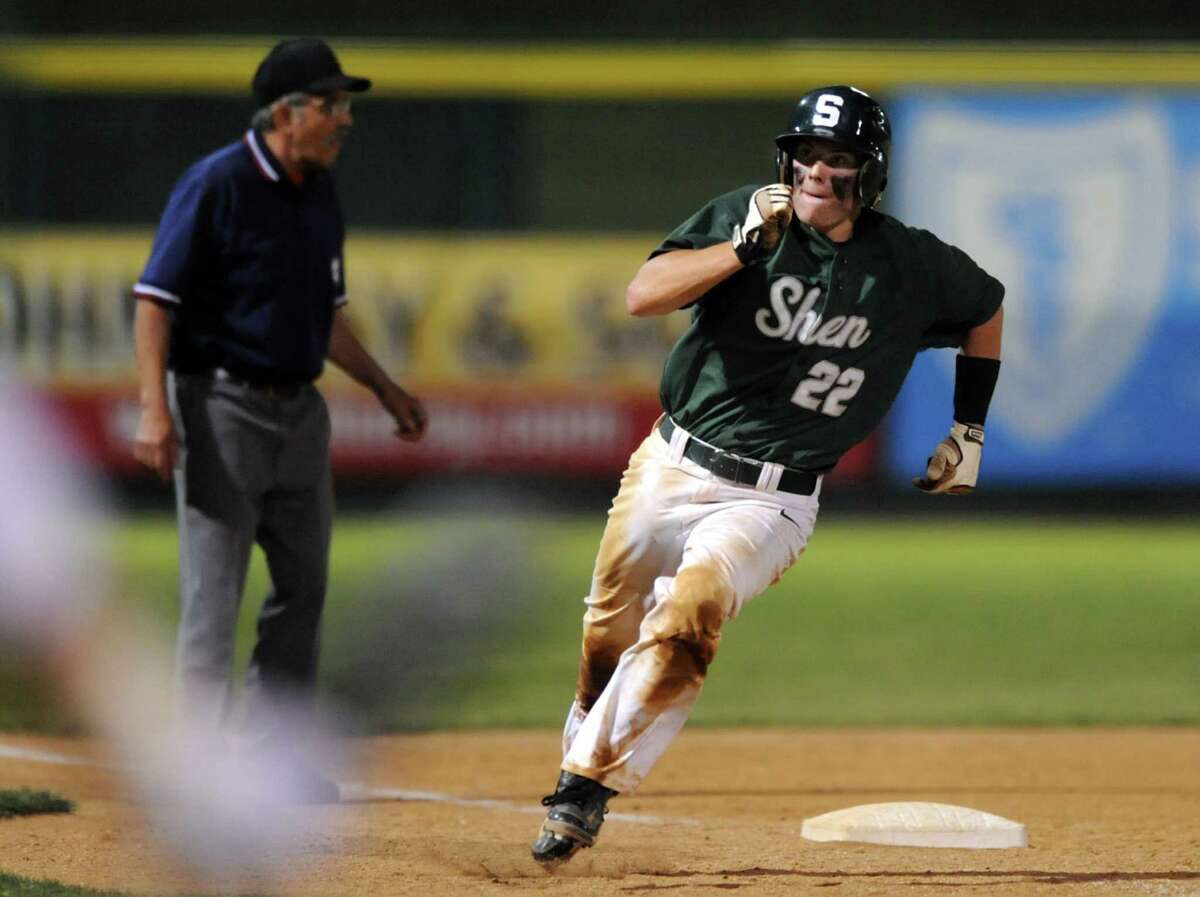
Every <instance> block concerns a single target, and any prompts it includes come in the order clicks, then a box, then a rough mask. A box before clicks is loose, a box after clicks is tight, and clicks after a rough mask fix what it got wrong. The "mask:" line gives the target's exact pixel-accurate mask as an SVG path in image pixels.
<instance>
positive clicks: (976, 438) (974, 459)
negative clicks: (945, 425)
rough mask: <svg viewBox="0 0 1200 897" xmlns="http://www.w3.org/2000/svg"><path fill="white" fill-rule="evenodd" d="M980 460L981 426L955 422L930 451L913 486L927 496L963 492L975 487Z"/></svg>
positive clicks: (981, 456)
mask: <svg viewBox="0 0 1200 897" xmlns="http://www.w3.org/2000/svg"><path fill="white" fill-rule="evenodd" d="M982 460H983V427H978V426H975V425H974V424H960V423H958V422H957V421H955V423H954V426H953V427H951V428H950V435H949V436H947V437H946V438H945V439H943V440H942V441H941V442H940V443H938V447H937V448H935V449H934V450H933V455H931V456H930V458H929V462H928V465H927V466H926V468H925V476H923V477H917V478H916V479H914V480H913V485H914V486H916V487H917V488H918V489H920V490H921V491H922V492H927V493H929V494H930V495H934V494H948V495H965V494H966V493H968V492H970V491H971V490H972V489H974V488H975V481H976V480H977V479H978V478H979V463H980V461H982Z"/></svg>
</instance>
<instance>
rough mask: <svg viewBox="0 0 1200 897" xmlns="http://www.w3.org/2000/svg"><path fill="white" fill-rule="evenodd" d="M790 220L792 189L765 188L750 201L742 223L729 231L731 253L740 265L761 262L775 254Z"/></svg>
mask: <svg viewBox="0 0 1200 897" xmlns="http://www.w3.org/2000/svg"><path fill="white" fill-rule="evenodd" d="M791 220H792V188H791V187H789V186H788V185H787V184H767V186H765V187H759V188H758V189H757V190H755V191H754V194H753V195H752V196H751V197H750V209H749V211H747V212H746V220H745V222H743V223H742V224H737V225H734V228H733V251H734V252H736V253H737V257H738V261H740V262H741V263H742V264H743V265H752V264H754V263H755V262H758V261H762V260H763V259H765V258H766V257H767V256H768V255H770V254H771V253H772V252H774V251H775V247H776V246H778V245H779V240H780V238H782V237H783V231H784V228H786V227H787V226H788V223H789V222H791Z"/></svg>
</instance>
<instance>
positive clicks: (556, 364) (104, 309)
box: [0, 231, 687, 390]
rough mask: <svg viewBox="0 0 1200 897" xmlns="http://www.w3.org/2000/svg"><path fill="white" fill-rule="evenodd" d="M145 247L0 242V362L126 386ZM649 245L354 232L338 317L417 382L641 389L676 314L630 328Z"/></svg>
mask: <svg viewBox="0 0 1200 897" xmlns="http://www.w3.org/2000/svg"><path fill="white" fill-rule="evenodd" d="M152 237H153V235H152V234H151V233H150V232H148V231H129V232H109V231H103V232H102V231H7V232H0V357H2V358H5V359H7V360H8V362H9V363H10V364H15V365H16V367H17V368H18V370H20V371H21V372H22V373H24V374H25V375H26V376H28V377H30V378H32V379H34V380H39V381H53V382H56V383H75V382H96V381H97V380H102V381H110V382H123V381H129V380H131V378H132V376H133V366H132V357H133V356H132V333H131V321H132V311H133V302H132V300H131V299H130V288H131V286H132V284H133V283H134V282H135V281H136V280H137V278H138V275H139V274H140V272H141V269H142V266H143V265H144V264H145V261H146V257H147V255H148V253H149V249H150V243H151V240H152ZM658 239H659V238H657V237H653V236H641V237H633V236H619V237H613V236H575V237H549V236H514V237H493V236H472V235H463V234H455V235H452V236H451V235H445V236H429V235H427V234H425V235H420V236H416V235H406V234H399V233H388V234H384V233H371V234H366V233H358V234H354V235H352V236H351V238H350V239H349V240H348V241H347V246H346V269H347V286H348V292H349V297H350V304H349V306H348V307H347V311H348V312H349V313H350V314H351V316H352V317H353V319H354V321H355V323H356V324H357V326H358V328H359V330H360V332H361V333H362V336H363V339H364V342H365V343H366V344H367V345H368V347H369V348H370V349H371V350H372V351H373V352H374V353H375V354H376V355H377V356H378V357H379V358H380V360H381V361H382V362H383V363H384V364H385V365H387V366H388V367H389V369H391V370H393V371H395V372H396V373H397V375H400V376H404V377H406V378H409V379H412V380H417V381H420V382H421V383H425V384H432V385H445V384H469V383H473V382H476V381H480V380H482V381H486V382H489V383H497V382H502V383H504V384H506V385H509V386H519V385H521V384H548V385H564V384H578V385H584V386H588V385H593V386H602V387H614V386H615V387H621V388H641V389H646V390H653V389H654V387H655V386H656V384H657V380H658V375H659V373H660V371H661V367H662V362H663V359H664V357H665V355H666V351H667V350H668V349H669V347H670V345H671V344H672V343H673V342H674V340H675V338H676V337H677V336H678V334H679V333H680V332H681V330H682V329H683V327H684V326H686V323H687V316H686V315H675V316H668V317H666V318H657V319H652V320H639V319H635V318H632V317H630V316H629V315H628V314H627V313H626V312H625V308H624V291H625V286H626V284H627V283H628V282H629V280H630V278H632V276H633V274H634V272H635V271H636V270H637V268H638V266H639V265H640V264H641V263H642V261H643V260H644V259H645V257H646V255H647V253H648V252H649V250H650V249H651V248H653V246H654V245H656V243H657V240H658Z"/></svg>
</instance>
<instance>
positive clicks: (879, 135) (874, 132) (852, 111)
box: [775, 85, 892, 208]
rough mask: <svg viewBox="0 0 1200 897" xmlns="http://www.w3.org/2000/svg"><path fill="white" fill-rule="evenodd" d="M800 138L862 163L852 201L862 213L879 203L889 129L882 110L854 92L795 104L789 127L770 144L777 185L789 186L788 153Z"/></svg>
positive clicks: (826, 90) (820, 94)
mask: <svg viewBox="0 0 1200 897" xmlns="http://www.w3.org/2000/svg"><path fill="white" fill-rule="evenodd" d="M804 137H823V138H825V139H826V140H836V141H837V142H838V143H840V144H842V145H843V146H846V147H848V148H850V149H851V150H853V151H854V152H856V153H859V154H860V155H862V156H864V157H865V161H864V162H863V165H862V167H861V168H860V169H859V173H858V196H859V199H860V200H861V201H862V204H863V206H864V207H865V208H870V207H872V206H874V205H875V203H877V202H878V201H879V197H880V196H882V195H883V191H884V188H885V187H887V169H888V151H889V149H890V148H891V143H892V126H891V123H890V122H888V117H887V113H886V112H884V111H883V107H882V106H880V105H879V104H878V103H877V102H875V101H874V100H873V99H871V97H869V96H868V95H867V94H865V93H864V92H863V91H861V90H859V89H858V88H857V87H847V86H846V85H838V86H836V87H820V88H818V89H816V90H812V91H809V92H808V93H806V94H805V95H804V96H802V97H801V98H800V102H798V103H797V104H796V110H795V111H794V112H793V113H792V122H791V125H790V126H789V127H788V130H787V132H786V133H784V134H780V135H779V136H778V137H776V138H775V145H776V146H777V147H778V148H779V152H778V155H777V157H776V158H777V160H778V162H779V180H780V181H781V182H782V183H785V184H791V183H792V147H793V146H795V144H796V141H798V140H800V139H801V138H804Z"/></svg>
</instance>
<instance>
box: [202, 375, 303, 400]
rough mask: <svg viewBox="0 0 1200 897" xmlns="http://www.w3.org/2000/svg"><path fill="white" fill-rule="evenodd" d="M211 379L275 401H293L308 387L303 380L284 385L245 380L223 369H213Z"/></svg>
mask: <svg viewBox="0 0 1200 897" xmlns="http://www.w3.org/2000/svg"><path fill="white" fill-rule="evenodd" d="M212 377H213V379H214V380H220V381H221V382H223V383H232V384H234V385H235V386H240V387H242V388H243V389H248V390H250V392H253V393H257V394H258V395H260V396H265V397H266V398H268V399H276V400H287V399H294V398H296V396H298V395H300V391H301V390H302V389H304V387H306V386H308V385H309V384H308V383H307V382H306V381H304V380H292V381H290V382H284V383H270V382H257V381H254V380H247V379H246V378H245V377H239V376H238V375H237V374H234V373H232V372H230V371H227V370H225V368H213V371H212Z"/></svg>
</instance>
